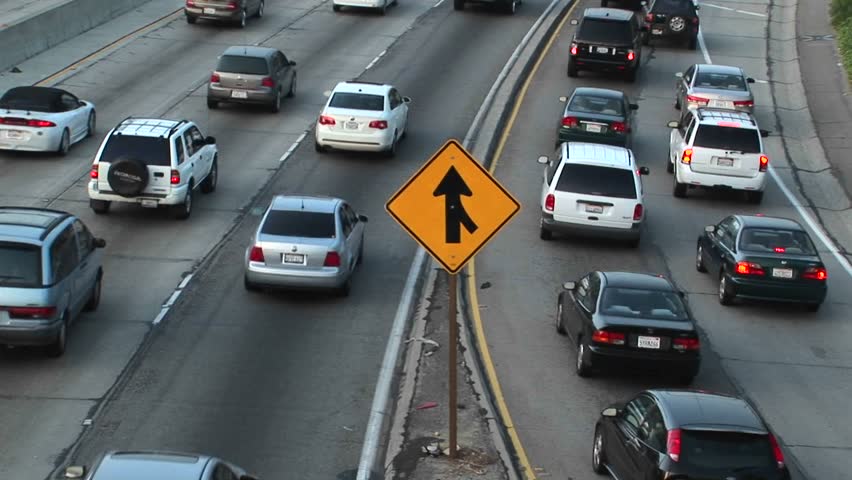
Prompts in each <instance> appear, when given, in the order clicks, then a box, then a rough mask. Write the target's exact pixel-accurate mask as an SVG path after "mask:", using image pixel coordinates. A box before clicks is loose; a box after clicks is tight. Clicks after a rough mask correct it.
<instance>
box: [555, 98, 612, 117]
mask: <svg viewBox="0 0 852 480" xmlns="http://www.w3.org/2000/svg"><path fill="white" fill-rule="evenodd" d="M568 110H570V111H572V112H578V113H597V114H600V115H619V116H623V115H624V103H623V102H622V101H621V99H618V98H612V97H595V96H593V95H574V97H573V98H572V99H571V103H569V104H568Z"/></svg>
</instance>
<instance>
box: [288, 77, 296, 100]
mask: <svg viewBox="0 0 852 480" xmlns="http://www.w3.org/2000/svg"><path fill="white" fill-rule="evenodd" d="M295 96H296V74H293V81H292V82H290V90H287V98H293V97H295Z"/></svg>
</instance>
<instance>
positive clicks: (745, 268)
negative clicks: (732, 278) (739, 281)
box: [736, 262, 766, 275]
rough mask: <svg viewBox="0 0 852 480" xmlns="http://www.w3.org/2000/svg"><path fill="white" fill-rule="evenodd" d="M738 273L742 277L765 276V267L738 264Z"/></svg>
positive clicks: (755, 264) (753, 264) (747, 263)
mask: <svg viewBox="0 0 852 480" xmlns="http://www.w3.org/2000/svg"><path fill="white" fill-rule="evenodd" d="M736 271H737V273H738V274H740V275H764V274H765V273H766V272H764V271H763V267H762V266H760V265H759V264H757V263H752V262H737V266H736Z"/></svg>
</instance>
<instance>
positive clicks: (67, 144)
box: [56, 128, 71, 157]
mask: <svg viewBox="0 0 852 480" xmlns="http://www.w3.org/2000/svg"><path fill="white" fill-rule="evenodd" d="M70 150H71V134H70V133H68V129H67V128H66V129H65V130H63V131H62V138H60V139H59V146H58V147H57V148H56V153H58V154H59V155H60V156H62V157H64V156H65V155H68V152H69V151H70Z"/></svg>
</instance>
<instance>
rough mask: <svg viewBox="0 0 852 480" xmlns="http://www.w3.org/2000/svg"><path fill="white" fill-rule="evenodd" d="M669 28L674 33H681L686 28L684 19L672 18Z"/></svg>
mask: <svg viewBox="0 0 852 480" xmlns="http://www.w3.org/2000/svg"><path fill="white" fill-rule="evenodd" d="M669 28H670V29H671V31H672V32H674V33H680V32H682V31H683V29H684V28H686V19H684V18H683V17H678V16H675V17H672V18H671V20H669Z"/></svg>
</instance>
